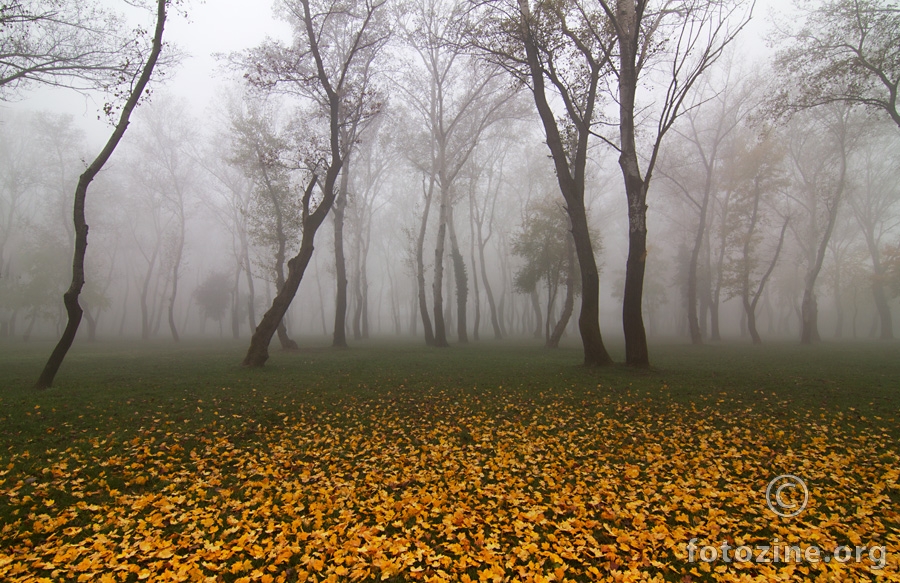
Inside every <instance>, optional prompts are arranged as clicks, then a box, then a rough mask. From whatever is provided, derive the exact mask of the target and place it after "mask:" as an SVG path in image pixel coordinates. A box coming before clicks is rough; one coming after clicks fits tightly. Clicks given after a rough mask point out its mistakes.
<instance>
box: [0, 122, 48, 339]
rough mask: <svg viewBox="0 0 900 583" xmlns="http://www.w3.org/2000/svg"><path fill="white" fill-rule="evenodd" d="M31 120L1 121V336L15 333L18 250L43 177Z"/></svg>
mask: <svg viewBox="0 0 900 583" xmlns="http://www.w3.org/2000/svg"><path fill="white" fill-rule="evenodd" d="M29 125H30V123H29V120H28V119H27V118H25V117H20V116H15V117H13V116H3V119H2V120H0V337H4V336H7V335H10V336H11V335H13V334H15V327H16V318H17V316H18V313H19V310H20V309H22V305H21V303H20V302H19V301H18V298H19V293H18V289H19V287H18V285H17V279H18V276H19V275H20V274H19V273H17V272H18V271H20V269H24V268H19V267H18V264H19V263H21V262H20V261H17V259H18V257H17V255H18V254H17V253H16V249H17V248H18V247H19V244H20V242H21V241H22V240H23V239H24V238H26V237H27V233H26V231H27V228H28V226H29V224H30V223H31V222H32V219H31V215H32V214H33V211H34V209H33V207H34V201H35V199H36V197H33V196H31V195H32V194H33V191H34V190H35V189H36V188H38V187H39V186H40V183H41V181H42V178H43V176H44V175H45V174H44V173H42V170H41V169H42V166H43V164H42V161H41V156H40V153H41V152H40V149H39V146H38V143H37V142H36V141H35V140H33V139H30V138H31V136H32V132H31V131H30V128H29Z"/></svg>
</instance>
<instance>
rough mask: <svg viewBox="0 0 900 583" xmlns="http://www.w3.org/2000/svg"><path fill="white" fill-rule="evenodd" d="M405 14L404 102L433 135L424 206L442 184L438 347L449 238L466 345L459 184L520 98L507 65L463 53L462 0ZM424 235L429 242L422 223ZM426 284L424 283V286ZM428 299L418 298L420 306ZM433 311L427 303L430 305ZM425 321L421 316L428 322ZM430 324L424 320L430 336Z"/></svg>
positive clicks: (436, 2) (428, 3)
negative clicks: (482, 143)
mask: <svg viewBox="0 0 900 583" xmlns="http://www.w3.org/2000/svg"><path fill="white" fill-rule="evenodd" d="M410 8H411V10H409V12H408V13H406V15H405V16H404V17H403V18H402V21H401V22H402V28H403V30H404V40H405V41H406V43H407V45H408V46H410V47H411V48H412V49H413V51H414V52H415V55H416V58H415V59H414V60H413V62H411V63H409V65H408V71H407V75H406V78H405V79H404V81H405V83H404V84H403V86H402V87H401V89H402V90H403V92H404V95H405V101H406V102H407V103H408V104H409V106H410V108H411V109H412V110H413V111H415V112H416V113H417V114H418V117H419V118H420V121H421V123H422V124H423V126H424V128H425V131H424V133H425V134H426V136H427V137H425V138H424V139H422V140H420V141H421V142H425V143H427V150H425V151H424V152H423V153H422V154H424V155H423V156H420V157H417V159H416V160H415V163H416V165H417V166H418V167H419V169H420V170H421V171H422V172H423V173H424V174H425V175H426V176H427V182H428V186H427V187H426V194H425V199H426V203H425V204H426V209H430V205H431V196H432V193H434V192H435V189H437V193H438V196H439V200H438V204H439V216H438V231H437V241H436V243H435V251H434V258H435V259H434V280H433V283H432V295H433V305H432V310H433V316H434V339H433V342H434V345H435V346H441V347H443V346H448V345H449V344H448V342H447V331H446V322H445V318H444V294H443V287H444V251H445V246H446V240H447V237H448V235H449V238H450V247H451V248H450V257H451V260H452V261H451V263H452V265H453V269H454V279H455V281H456V296H457V312H458V314H457V316H458V317H457V336H458V339H459V341H460V342H467V341H468V335H467V328H466V326H467V318H466V301H467V292H468V288H467V281H468V277H467V274H466V270H465V263H464V260H463V259H462V254H461V252H460V250H459V243H458V240H457V237H456V229H455V226H454V224H453V206H454V205H455V203H456V201H457V199H458V198H459V193H458V192H456V190H457V189H456V188H455V182H456V179H457V177H458V176H459V175H460V171H461V170H462V169H463V167H464V166H465V165H466V163H467V162H468V160H469V157H470V156H471V154H472V152H473V150H474V149H475V146H476V145H477V144H478V141H479V138H480V137H481V135H482V134H483V132H484V131H485V129H486V128H488V127H489V126H490V125H491V124H493V123H495V122H496V121H498V120H499V119H501V118H503V117H504V116H509V115H510V114H513V115H514V112H513V111H510V110H509V109H508V108H507V107H506V106H507V105H508V104H509V102H510V100H511V99H512V97H513V95H514V91H511V90H510V87H509V86H508V84H506V83H505V82H504V80H503V78H502V70H501V69H500V68H499V67H497V66H495V65H492V64H489V63H485V62H483V61H480V60H478V59H476V58H474V57H472V56H471V55H468V54H466V53H465V52H464V51H463V50H462V46H461V43H462V39H463V34H464V33H465V28H464V26H463V25H464V24H465V22H466V10H465V9H466V5H465V4H464V3H463V2H461V1H458V0H419V1H418V2H416V3H414V4H412V5H411V6H410ZM425 221H427V216H426V217H423V223H422V225H423V228H421V229H420V239H421V240H422V242H423V243H424V230H425V229H424V225H425ZM420 287H424V281H423V282H422V283H421V284H420ZM422 303H423V302H422V301H421V300H420V304H422ZM426 309H427V308H426ZM424 321H425V318H424V317H423V322H424ZM428 328H429V323H427V322H425V329H426V341H427V340H428V332H427V331H428Z"/></svg>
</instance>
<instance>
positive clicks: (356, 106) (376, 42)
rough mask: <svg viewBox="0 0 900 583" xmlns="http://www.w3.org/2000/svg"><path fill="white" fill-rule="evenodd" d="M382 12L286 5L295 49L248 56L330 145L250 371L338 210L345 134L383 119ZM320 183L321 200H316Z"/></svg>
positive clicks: (367, 7)
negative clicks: (378, 63) (379, 94)
mask: <svg viewBox="0 0 900 583" xmlns="http://www.w3.org/2000/svg"><path fill="white" fill-rule="evenodd" d="M382 6H383V3H382V2H377V3H373V2H370V1H368V0H366V1H364V2H363V1H361V2H358V3H353V4H346V3H343V2H337V1H331V0H325V1H323V2H321V3H315V4H314V0H285V1H283V2H282V3H281V4H280V9H281V11H282V15H283V17H284V18H285V19H286V20H287V21H288V22H289V23H290V24H291V26H292V27H293V29H294V43H293V44H292V45H291V46H285V45H282V44H279V43H275V42H271V41H270V42H267V43H266V44H264V45H262V46H260V47H258V48H256V49H254V50H252V51H250V53H249V54H248V55H247V58H246V63H245V64H246V66H247V68H248V70H249V71H248V79H249V80H250V82H251V83H253V84H254V85H256V86H257V87H260V88H263V89H268V90H272V91H279V90H281V91H284V92H287V93H290V94H293V95H295V96H297V97H300V98H301V99H302V100H303V101H304V102H305V103H307V104H309V107H310V108H311V110H310V112H311V115H315V116H316V118H317V119H318V120H320V121H321V125H322V126H324V127H325V128H327V129H324V130H323V132H322V133H321V134H318V135H320V136H321V137H322V139H323V141H325V142H327V144H328V145H327V146H326V147H323V148H320V149H318V150H316V149H313V156H312V157H311V156H306V157H305V158H306V160H307V167H308V168H309V172H308V177H307V178H305V179H304V182H305V187H304V189H303V197H302V200H301V211H300V212H301V225H302V237H301V242H300V250H299V251H298V252H297V254H296V255H295V256H294V257H293V258H291V260H290V261H288V273H287V277H286V278H285V283H284V285H283V286H281V288H280V289H279V290H278V293H277V294H276V296H275V298H274V299H273V301H272V306H271V307H270V308H269V310H268V311H267V312H266V313H265V315H264V316H263V318H262V320H261V321H260V323H259V326H257V328H256V331H255V332H254V334H253V337H252V339H251V341H250V347H249V349H248V350H247V355H246V357H245V358H244V365H246V366H263V365H264V364H265V362H266V360H268V357H269V351H268V347H269V342H270V341H271V339H272V336H273V335H274V334H275V331H276V329H277V327H278V323H279V322H281V320H282V318H283V317H284V315H285V313H286V312H287V309H288V307H289V306H290V303H291V301H292V300H293V298H294V295H295V294H296V293H297V288H298V287H299V286H300V281H301V280H302V278H303V274H304V272H305V271H306V267H307V266H308V265H309V261H310V259H311V257H312V253H313V243H314V240H315V235H316V231H317V230H318V228H319V227H320V226H321V225H322V222H323V221H324V220H325V217H326V216H327V215H328V212H329V211H330V210H331V207H332V206H333V205H334V199H335V195H336V187H337V179H338V176H339V175H340V173H341V168H342V166H343V163H344V159H345V157H346V156H347V155H348V154H349V152H350V149H351V148H352V146H353V144H348V143H343V142H342V137H343V132H342V129H343V128H345V127H347V126H348V125H352V124H354V123H358V122H359V120H361V119H364V118H366V117H370V116H372V115H374V114H375V113H377V111H378V107H379V104H378V103H373V101H372V100H371V99H370V97H371V95H372V92H371V91H370V89H371V83H372V73H373V72H372V71H371V67H372V65H373V62H374V59H375V57H376V56H377V54H378V52H379V50H380V49H381V47H382V46H383V45H384V43H385V41H386V39H387V31H386V30H385V29H384V28H383V27H382V26H381V25H380V13H381V8H382ZM310 162H312V163H310ZM320 178H321V188H320V197H318V200H314V199H313V194H314V191H315V189H316V186H317V184H318V183H319V180H320ZM316 203H317V204H316Z"/></svg>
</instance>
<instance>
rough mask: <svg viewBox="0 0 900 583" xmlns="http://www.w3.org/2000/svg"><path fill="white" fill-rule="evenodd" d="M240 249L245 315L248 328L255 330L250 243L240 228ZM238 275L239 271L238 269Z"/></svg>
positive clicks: (254, 300)
mask: <svg viewBox="0 0 900 583" xmlns="http://www.w3.org/2000/svg"><path fill="white" fill-rule="evenodd" d="M241 251H242V253H241V254H242V263H243V268H244V273H246V274H247V293H248V294H250V295H249V297H248V298H247V317H248V318H249V320H250V329H251V330H256V305H255V304H256V291H255V290H254V288H253V270H252V268H251V264H250V243H249V241H247V233H246V231H244V230H243V229H241ZM238 276H240V271H238Z"/></svg>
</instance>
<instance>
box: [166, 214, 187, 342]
mask: <svg viewBox="0 0 900 583" xmlns="http://www.w3.org/2000/svg"><path fill="white" fill-rule="evenodd" d="M183 249H184V218H183V217H182V219H181V230H180V231H179V235H178V247H177V248H176V250H175V261H174V262H173V265H172V295H171V296H169V313H168V316H169V331H170V332H171V333H172V340H174V341H175V342H178V340H179V337H178V327H177V326H176V325H175V299H176V298H177V297H178V270H179V269H180V268H181V255H182V251H183Z"/></svg>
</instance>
